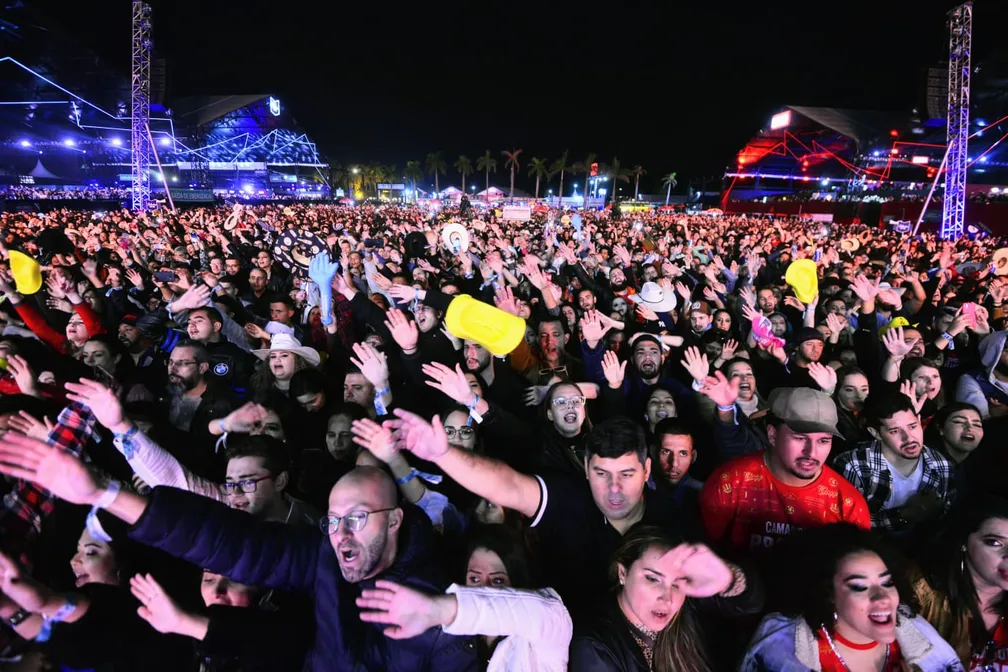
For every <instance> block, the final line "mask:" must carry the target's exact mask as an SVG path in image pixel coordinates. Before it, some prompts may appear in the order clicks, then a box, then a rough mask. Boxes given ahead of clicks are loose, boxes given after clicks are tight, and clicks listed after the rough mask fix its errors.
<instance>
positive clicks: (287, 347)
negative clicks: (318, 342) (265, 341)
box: [252, 334, 322, 367]
mask: <svg viewBox="0 0 1008 672" xmlns="http://www.w3.org/2000/svg"><path fill="white" fill-rule="evenodd" d="M271 352H293V353H294V354H295V355H301V356H302V357H304V359H305V361H306V362H308V363H309V364H311V365H312V366H314V367H317V366H318V365H319V364H321V363H322V358H321V357H320V356H319V353H318V350H316V349H315V348H309V347H308V346H306V345H301V342H300V341H298V340H297V339H296V338H294V337H293V336H291V335H290V334H276V335H275V336H273V339H272V340H271V341H270V347H269V348H267V349H265V350H253V351H252V354H253V355H255V356H256V357H258V358H259V359H266V358H267V357H269V354H270V353H271Z"/></svg>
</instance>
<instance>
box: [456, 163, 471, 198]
mask: <svg viewBox="0 0 1008 672" xmlns="http://www.w3.org/2000/svg"><path fill="white" fill-rule="evenodd" d="M455 170H457V171H458V172H460V173H461V174H462V193H463V194H464V193H465V178H466V175H472V172H473V167H472V161H470V160H469V157H468V156H466V155H465V154H463V155H462V156H460V157H459V158H457V159H455Z"/></svg>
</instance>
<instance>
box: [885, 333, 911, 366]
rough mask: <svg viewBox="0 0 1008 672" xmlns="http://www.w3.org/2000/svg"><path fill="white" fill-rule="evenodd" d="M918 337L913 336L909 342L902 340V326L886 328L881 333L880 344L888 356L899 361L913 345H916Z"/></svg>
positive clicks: (908, 352)
mask: <svg viewBox="0 0 1008 672" xmlns="http://www.w3.org/2000/svg"><path fill="white" fill-rule="evenodd" d="M919 340H920V338H915V339H913V340H912V341H910V342H909V343H906V342H904V340H903V327H896V328H894V329H889V330H887V331H886V332H885V333H884V334H882V345H884V346H885V349H886V350H887V351H888V352H889V356H890V357H892V358H893V359H894V360H896V361H899V360H901V359H903V358H904V357H906V356H907V355H908V354H910V351H911V350H913V347H914V346H915V345H917V341H919Z"/></svg>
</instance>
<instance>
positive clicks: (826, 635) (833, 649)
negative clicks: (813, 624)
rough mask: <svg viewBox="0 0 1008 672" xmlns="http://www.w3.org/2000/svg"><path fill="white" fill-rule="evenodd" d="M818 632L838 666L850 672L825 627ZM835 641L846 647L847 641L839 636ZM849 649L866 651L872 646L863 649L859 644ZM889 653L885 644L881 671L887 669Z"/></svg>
mask: <svg viewBox="0 0 1008 672" xmlns="http://www.w3.org/2000/svg"><path fill="white" fill-rule="evenodd" d="M820 630H821V632H822V634H823V636H824V637H825V638H826V643H827V644H829V648H830V650H831V651H832V652H833V655H834V656H836V657H837V660H838V661H840V664H841V665H842V666H843V669H845V670H847V672H851V669H850V667H848V666H847V662H846V661H845V660H844V659H843V656H841V655H840V652H839V651H837V648H836V645H835V644H834V643H833V638H832V637H830V634H829V631H828V630H827V629H826V627H825V626H823V627H822V628H820ZM837 639H839V640H841V642H842V643H843V645H844V646H847V640H845V639H843V638H842V637H841V636H840V635H837ZM875 644H878V642H876V643H875ZM851 648H852V649H855V650H858V651H866V650H868V649H871V648H874V646H869V647H865V646H864V645H863V644H860V645H859V644H855V645H854V646H852V647H851ZM889 652H890V648H889V645H888V644H886V647H885V661H883V663H882V669H883V671H885V670H888V669H889Z"/></svg>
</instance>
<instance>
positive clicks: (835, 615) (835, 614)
mask: <svg viewBox="0 0 1008 672" xmlns="http://www.w3.org/2000/svg"><path fill="white" fill-rule="evenodd" d="M838 620H840V617H839V616H837V613H836V612H835V611H834V612H833V622H834V623H836V622H837V621H838Z"/></svg>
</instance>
